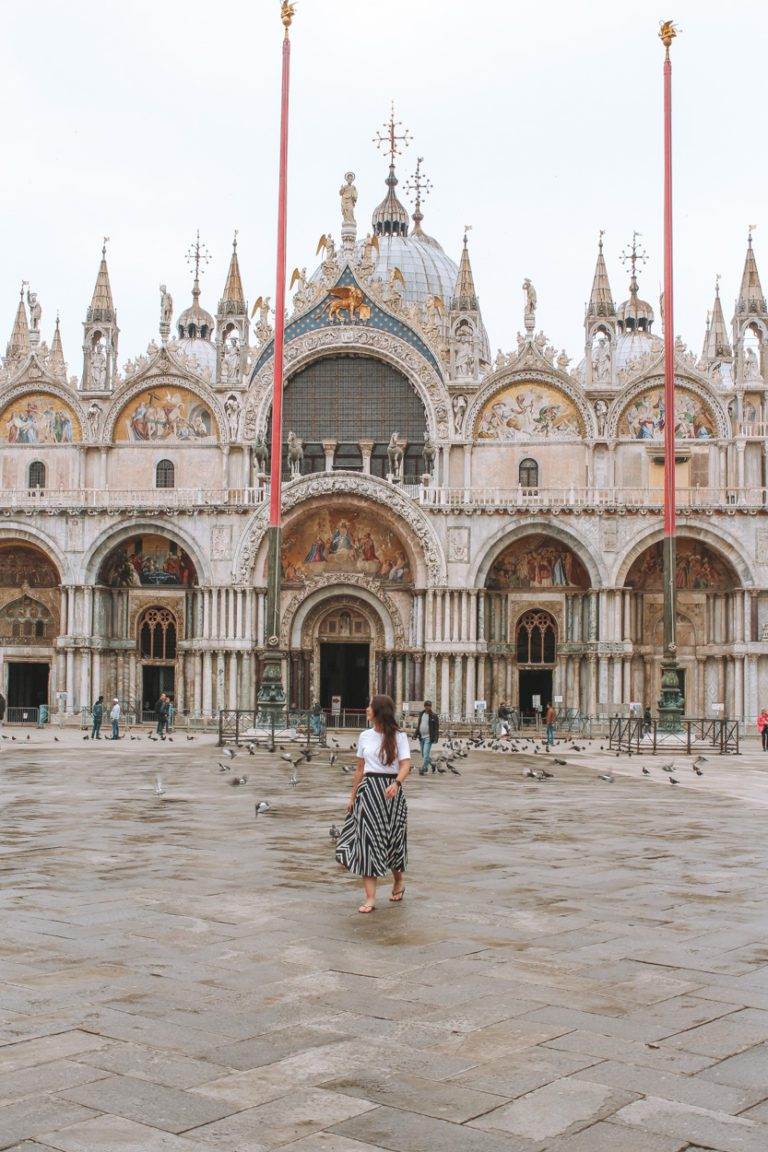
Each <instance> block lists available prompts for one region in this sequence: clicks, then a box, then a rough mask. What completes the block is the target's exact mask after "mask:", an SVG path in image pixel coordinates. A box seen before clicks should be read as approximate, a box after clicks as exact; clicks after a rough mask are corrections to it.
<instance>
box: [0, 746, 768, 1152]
mask: <svg viewBox="0 0 768 1152" xmlns="http://www.w3.org/2000/svg"><path fill="white" fill-rule="evenodd" d="M560 758H562V759H565V760H566V764H565V765H564V766H562V765H557V766H553V772H554V779H552V780H548V781H545V782H539V781H536V780H531V779H526V778H525V777H524V775H523V773H524V769H525V767H526V766H527V765H529V764H531V763H534V762H535V763H541V762H542V760H543V759H544V755H543V754H539V753H537V754H535V755H532V754H523V753H520V754H517V755H512V754H503V755H502V754H496V753H491V752H479V751H475V752H472V753H471V754H470V756H469V757H468V758H467V759H465V760H463V761H462V762H461V776H460V777H453V776H449V777H447V778H445V777H430V778H427V779H422V778H419V777H418V776H416V777H412V778H411V780H410V781H409V783H408V785H407V793H408V801H409V806H410V829H409V834H410V845H409V851H410V867H409V875H408V888H407V894H406V899H405V901H404V902H403V904H402V905H399V906H396V905H390V904H389V902H388V900H387V895H388V886H386V885H385V886H382V888H381V889H380V894H379V902H378V906H377V909H376V912H375V913H374V914H373V915H372V916H369V917H361V916H359V915H358V914H357V912H356V908H357V905H358V903H359V889H358V887H357V885H356V883H355V882H354V881H353V880H352V879H351V878H350V877H348V876H347V875H346V874H344V873H342V872H341V871H340V870H339V869H338V867H337V866H336V864H335V863H334V860H333V846H332V842H331V840H330V838H329V834H328V830H329V826H330V825H331V823H332V822H333V821H336V822H339V820H340V819H341V817H342V816H343V809H344V803H345V797H346V795H347V793H348V780H347V778H346V777H345V776H344V775H343V773H342V772H340V770H339V767H338V765H336V766H331V765H330V763H329V760H328V755H327V754H326V753H320V754H318V755H315V756H314V757H313V760H312V762H311V763H309V764H305V765H303V766H302V767H300V769H299V785H298V786H297V787H296V788H295V789H293V790H292V789H290V788H289V787H288V783H287V782H288V776H289V775H290V769H288V768H287V766H286V765H284V764H283V763H282V762H281V761H280V759H279V756H278V755H270V754H268V753H266V752H262V751H259V752H258V753H257V754H256V755H255V756H250V755H248V753H247V750H246V749H240V750H239V752H238V754H237V757H236V759H235V761H234V766H235V770H236V771H238V772H242V773H244V774H246V775H247V776H248V782H247V784H245V785H243V786H240V787H238V788H233V787H231V786H230V784H229V783H228V781H229V778H230V777H231V774H232V773H231V772H221V771H220V768H219V763H220V761H221V760H222V756H221V753H220V750H219V749H217V747H216V746H215V743H214V739H213V737H210V736H209V737H206V736H200V737H198V739H197V741H196V742H195V743H194V744H186V743H185V744H180V743H178V742H177V743H175V744H174V745H173V746H170V745H165V746H155V745H153V744H151V743H149V742H147V741H146V740H145V739H141V740H139V741H138V742H126V743H125V744H123V745H121V746H120V747H116V748H109V749H108V750H107V749H105V748H98V749H97V748H95V747H93V746H90V745H86V746H83V745H82V743H81V742H80V740H79V738H78V736H77V734H76V733H67V732H64V733H62V734H60V739H59V742H58V743H57V744H54V743H53V740H52V736H51V734H49V733H42V734H41V733H38V732H35V733H33V735H32V739H31V740H30V741H29V742H27V741H24V742H23V743H21V742H18V741H17V742H16V743H15V744H11V742H9V741H3V747H2V750H1V751H0V781H1V782H2V795H3V806H4V817H5V819H4V822H3V835H2V843H1V844H0V859H2V907H3V926H4V931H3V936H2V942H1V943H0V956H1V957H2V966H1V967H2V982H0V1148H2V1149H8V1148H12V1149H15V1150H16V1152H36V1150H41V1149H42V1150H43V1152H45V1150H49V1149H59V1150H62V1152H113V1150H114V1152H194V1149H196V1148H199V1149H200V1152H205V1149H206V1148H209V1149H213V1148H216V1149H222V1150H228V1152H262V1150H263V1149H273V1148H288V1149H295V1150H296V1152H371V1150H373V1149H389V1150H394V1152H422V1150H423V1152H432V1150H433V1149H434V1150H436V1152H437V1150H440V1152H452V1150H454V1149H455V1150H456V1152H606V1150H607V1149H611V1150H614V1149H615V1152H635V1149H637V1150H638V1152H683V1150H684V1149H691V1150H693V1149H694V1148H699V1147H701V1148H706V1149H714V1150H715V1152H758V1150H760V1152H765V1149H766V1148H768V1076H766V1068H768V1057H766V1051H767V1050H768V1039H767V1037H768V1025H767V1023H766V1021H768V942H767V941H766V922H767V921H768V913H767V912H766V903H765V899H764V875H765V866H766V849H765V846H764V844H765V837H764V822H765V815H766V804H767V803H768V793H766V789H765V769H764V767H763V764H764V763H765V761H763V759H762V756H761V754H760V753H758V751H757V749H756V748H754V747H751V746H748V747H747V750H746V752H745V754H744V755H742V756H740V757H739V758H738V759H737V758H732V759H725V758H723V759H716V758H714V757H710V758H709V760H708V762H707V763H706V765H705V766H704V776H703V777H701V778H698V777H696V776H695V775H694V774H693V773H692V772H691V771H690V768H689V767H686V764H685V762H684V761H683V760H681V764H680V768H679V771H678V776H679V778H680V781H681V783H680V785H678V787H677V788H673V787H670V786H669V784H668V781H667V779H666V776H665V774H664V773H663V772H661V770H660V763H659V761H658V760H654V759H653V758H652V757H640V758H639V759H638V758H637V757H633V758H632V759H626V758H620V759H616V758H614V757H613V756H612V755H611V756H609V755H608V754H607V753H606V752H604V751H603V752H601V750H600V747H599V742H596V743H595V744H593V745H591V746H587V747H585V748H584V750H583V751H580V752H574V751H571V750H569V749H568V748H565V750H564V751H561V753H560ZM643 765H645V766H648V767H649V768H650V772H651V775H650V776H649V777H646V776H644V775H643V774H642V771H641V769H642V767H643ZM607 769H611V770H612V771H613V773H614V777H615V778H614V783H612V784H609V783H607V782H605V781H603V780H601V779H600V773H601V772H605V771H606V770H607ZM158 775H160V776H161V777H162V780H163V785H164V789H165V794H164V796H163V797H162V798H158V797H156V796H155V795H154V791H153V788H154V781H155V777H156V776H158ZM262 798H267V799H269V801H270V804H271V805H272V810H271V811H270V812H269V813H267V814H265V815H262V816H259V817H258V819H257V818H256V817H255V815H254V805H255V802H256V801H257V800H258V799H262Z"/></svg>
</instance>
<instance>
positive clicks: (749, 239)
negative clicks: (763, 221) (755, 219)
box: [747, 224, 757, 248]
mask: <svg viewBox="0 0 768 1152" xmlns="http://www.w3.org/2000/svg"><path fill="white" fill-rule="evenodd" d="M747 228H748V229H749V231H748V233H747V244H749V246H750V248H751V247H752V233H753V232H754V230H755V228H757V224H748V225H747Z"/></svg>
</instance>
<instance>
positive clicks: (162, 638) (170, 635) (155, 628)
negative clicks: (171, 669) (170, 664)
mask: <svg viewBox="0 0 768 1152" xmlns="http://www.w3.org/2000/svg"><path fill="white" fill-rule="evenodd" d="M138 639H139V654H140V655H141V658H142V660H157V661H170V660H175V659H176V617H175V616H174V614H173V612H171V611H170V609H169V608H160V607H152V608H145V609H144V611H143V612H142V614H141V616H140V617H139V623H138Z"/></svg>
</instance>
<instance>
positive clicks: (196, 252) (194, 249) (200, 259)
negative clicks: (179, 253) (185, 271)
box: [186, 228, 211, 282]
mask: <svg viewBox="0 0 768 1152" xmlns="http://www.w3.org/2000/svg"><path fill="white" fill-rule="evenodd" d="M210 259H211V254H210V252H209V251H208V249H207V248H206V246H205V244H201V243H200V229H199V228H198V230H197V233H196V235H195V242H194V244H190V246H189V251H188V252H187V256H186V260H187V263H188V264H194V265H195V282H197V281H198V280H199V279H200V265H201V264H207V263H208V261H209V260H210ZM203 271H205V269H203Z"/></svg>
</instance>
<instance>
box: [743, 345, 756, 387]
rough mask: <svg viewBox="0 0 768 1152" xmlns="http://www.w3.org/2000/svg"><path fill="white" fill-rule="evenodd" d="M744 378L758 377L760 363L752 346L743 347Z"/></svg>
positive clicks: (754, 378)
mask: <svg viewBox="0 0 768 1152" xmlns="http://www.w3.org/2000/svg"><path fill="white" fill-rule="evenodd" d="M744 379H745V380H759V379H760V364H759V362H758V359H757V355H756V353H755V350H754V348H745V349H744Z"/></svg>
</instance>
